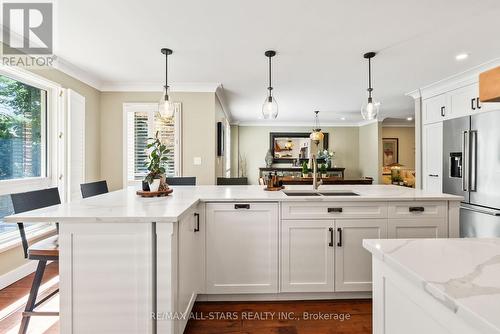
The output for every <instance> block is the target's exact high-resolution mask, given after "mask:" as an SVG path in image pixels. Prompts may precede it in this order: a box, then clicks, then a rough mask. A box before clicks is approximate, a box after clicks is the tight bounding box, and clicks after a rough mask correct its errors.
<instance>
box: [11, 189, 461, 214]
mask: <svg viewBox="0 0 500 334" xmlns="http://www.w3.org/2000/svg"><path fill="white" fill-rule="evenodd" d="M172 188H173V189H174V192H173V193H172V194H171V195H170V196H167V197H156V198H142V197H139V196H137V195H136V193H135V192H136V190H137V188H135V187H128V188H127V189H123V190H117V191H113V192H110V193H107V194H103V195H99V196H96V197H90V198H86V199H81V200H76V201H73V202H71V203H64V204H60V205H56V206H52V207H48V208H43V209H38V210H33V211H29V212H24V213H21V214H17V215H12V216H8V217H5V221H6V222H18V221H23V222H53V221H58V222H84V221H111V220H115V221H116V220H120V221H121V222H125V221H138V220H141V219H145V218H147V220H148V221H157V222H165V221H167V222H168V221H177V220H178V218H179V217H181V216H182V214H183V213H184V212H186V211H187V210H189V209H190V208H192V207H194V206H195V205H197V204H198V202H200V201H203V202H216V201H219V202H220V201H265V202H271V201H274V202H283V201H305V200H307V201H315V202H317V201H330V202H331V201H335V202H341V201H349V202H352V201H409V200H422V201H426V200H429V201H437V200H444V201H460V200H462V197H460V196H453V195H447V194H439V193H427V192H424V191H422V190H416V189H412V188H405V187H398V186H392V185H324V186H321V187H320V191H332V190H343V191H346V190H350V191H353V192H355V193H357V194H359V196H335V197H331V196H314V197H311V196H309V197H307V196H306V197H304V196H293V197H291V196H287V195H285V194H284V193H283V192H282V191H264V186H185V187H172ZM286 190H307V191H311V186H310V185H309V186H307V185H297V186H287V187H286Z"/></svg>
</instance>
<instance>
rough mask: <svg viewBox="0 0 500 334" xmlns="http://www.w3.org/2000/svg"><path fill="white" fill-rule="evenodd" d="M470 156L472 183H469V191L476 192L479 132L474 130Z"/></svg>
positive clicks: (471, 138)
mask: <svg viewBox="0 0 500 334" xmlns="http://www.w3.org/2000/svg"><path fill="white" fill-rule="evenodd" d="M469 152H470V153H469V155H470V166H469V167H470V168H469V175H470V181H469V188H470V189H469V190H470V191H476V189H477V177H476V170H477V130H472V131H471V132H470V149H469Z"/></svg>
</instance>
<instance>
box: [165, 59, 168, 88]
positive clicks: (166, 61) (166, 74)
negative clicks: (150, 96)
mask: <svg viewBox="0 0 500 334" xmlns="http://www.w3.org/2000/svg"><path fill="white" fill-rule="evenodd" d="M165 89H168V54H165Z"/></svg>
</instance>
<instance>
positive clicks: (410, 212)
mask: <svg viewBox="0 0 500 334" xmlns="http://www.w3.org/2000/svg"><path fill="white" fill-rule="evenodd" d="M447 208H448V206H447V205H446V202H445V201H436V202H396V203H389V218H415V217H429V218H430V217H433V218H445V217H446V211H447Z"/></svg>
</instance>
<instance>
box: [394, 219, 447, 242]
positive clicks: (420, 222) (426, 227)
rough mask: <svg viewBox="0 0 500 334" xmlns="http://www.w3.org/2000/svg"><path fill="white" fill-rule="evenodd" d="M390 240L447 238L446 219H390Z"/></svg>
mask: <svg viewBox="0 0 500 334" xmlns="http://www.w3.org/2000/svg"><path fill="white" fill-rule="evenodd" d="M388 237H389V239H416V238H427V239H430V238H447V237H448V224H447V222H446V219H445V218H427V217H426V218H413V219H389V223H388Z"/></svg>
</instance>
